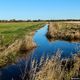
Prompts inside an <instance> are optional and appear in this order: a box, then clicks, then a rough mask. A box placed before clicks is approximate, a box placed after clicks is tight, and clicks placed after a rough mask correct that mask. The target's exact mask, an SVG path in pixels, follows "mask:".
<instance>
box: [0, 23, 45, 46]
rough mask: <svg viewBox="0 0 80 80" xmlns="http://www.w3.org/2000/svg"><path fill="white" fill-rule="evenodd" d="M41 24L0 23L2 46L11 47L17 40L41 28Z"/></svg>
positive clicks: (0, 42)
mask: <svg viewBox="0 0 80 80" xmlns="http://www.w3.org/2000/svg"><path fill="white" fill-rule="evenodd" d="M42 24H43V23H39V22H17V23H16V22H11V23H9V22H8V23H0V46H9V45H10V44H11V43H13V42H14V41H15V40H16V39H18V38H22V37H23V36H24V35H27V34H28V33H29V32H32V31H34V30H36V29H38V28H40V27H41V25H42Z"/></svg>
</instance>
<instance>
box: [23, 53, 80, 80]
mask: <svg viewBox="0 0 80 80" xmlns="http://www.w3.org/2000/svg"><path fill="white" fill-rule="evenodd" d="M25 77H26V78H25ZM25 77H24V78H23V80H75V79H78V80H79V79H80V54H77V55H74V56H73V57H72V58H68V59H61V55H60V51H57V53H56V55H55V56H53V57H52V58H51V59H49V58H47V59H46V61H45V60H44V58H41V61H40V63H39V64H37V61H35V60H33V61H32V67H31V69H30V72H29V73H28V74H27V75H26V74H25Z"/></svg>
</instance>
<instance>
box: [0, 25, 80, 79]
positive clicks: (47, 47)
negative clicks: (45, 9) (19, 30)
mask: <svg viewBox="0 0 80 80" xmlns="http://www.w3.org/2000/svg"><path fill="white" fill-rule="evenodd" d="M47 31H48V25H46V26H44V27H43V28H41V29H39V30H37V31H36V33H35V35H34V37H33V40H34V41H35V42H36V44H37V48H36V49H34V51H32V54H30V55H29V56H28V57H27V58H26V59H21V61H19V62H18V63H17V64H12V65H9V66H7V67H5V68H2V69H0V80H12V79H14V80H21V77H22V74H23V73H24V69H25V64H26V63H27V64H28V63H30V62H31V60H32V59H36V60H37V61H39V60H40V58H41V57H42V56H44V57H45V58H46V57H47V56H49V57H51V56H52V55H54V54H55V53H56V52H57V50H60V51H61V52H62V55H61V57H62V58H67V57H71V56H72V54H75V53H77V52H78V51H79V50H80V43H76V42H75V43H71V42H67V41H60V40H56V41H53V42H50V41H49V40H48V39H47V38H46V36H45V35H46V33H47ZM28 65H29V64H28Z"/></svg>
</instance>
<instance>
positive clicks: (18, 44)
mask: <svg viewBox="0 0 80 80" xmlns="http://www.w3.org/2000/svg"><path fill="white" fill-rule="evenodd" d="M0 24H1V23H0ZM2 24H3V23H2ZM2 24H1V25H0V28H1V27H2V28H1V29H2V30H0V35H1V36H4V37H3V39H2V38H1V44H0V46H1V47H0V48H1V50H0V67H3V66H5V65H7V64H9V63H12V62H15V61H16V58H17V56H19V52H20V51H21V52H22V51H29V50H31V49H33V48H35V47H36V44H35V43H34V42H33V35H34V32H35V31H36V30H37V29H39V28H41V27H43V26H44V23H41V22H40V23H39V22H37V23H12V24H11V23H6V24H5V23H4V24H3V25H4V26H2ZM16 24H17V25H16ZM20 24H21V25H20ZM19 25H20V26H19ZM22 25H23V26H24V27H22ZM7 27H9V29H8V28H7ZM13 27H14V28H13ZM10 29H11V30H10ZM13 35H15V36H13ZM7 39H8V40H7Z"/></svg>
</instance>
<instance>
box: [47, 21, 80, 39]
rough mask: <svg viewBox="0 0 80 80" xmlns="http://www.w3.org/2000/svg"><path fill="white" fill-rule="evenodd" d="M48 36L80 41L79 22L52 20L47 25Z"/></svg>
mask: <svg viewBox="0 0 80 80" xmlns="http://www.w3.org/2000/svg"><path fill="white" fill-rule="evenodd" d="M47 37H48V38H53V39H54V40H55V39H61V40H67V41H80V24H79V23H65V22H63V23H62V22H54V23H50V25H49V32H48V33H47Z"/></svg>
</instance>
